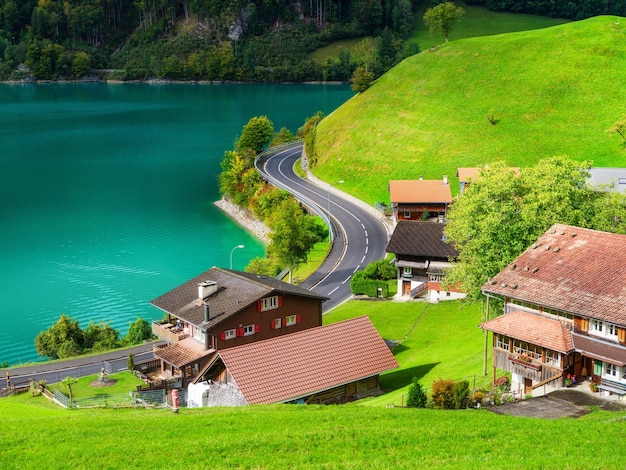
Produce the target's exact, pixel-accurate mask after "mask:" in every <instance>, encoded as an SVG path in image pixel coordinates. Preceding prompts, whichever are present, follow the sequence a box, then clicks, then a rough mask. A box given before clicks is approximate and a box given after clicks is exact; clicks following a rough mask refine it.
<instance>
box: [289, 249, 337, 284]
mask: <svg viewBox="0 0 626 470" xmlns="http://www.w3.org/2000/svg"><path fill="white" fill-rule="evenodd" d="M329 251H330V245H329V244H328V242H327V241H323V242H318V243H316V244H315V245H314V246H313V249H312V250H311V251H309V255H308V258H307V262H306V263H303V264H301V265H300V266H298V267H297V268H296V269H294V270H293V273H292V277H293V283H294V284H299V283H300V282H302V281H303V280H304V279H306V278H308V277H309V276H310V275H311V274H313V273H314V272H315V271H317V270H318V269H319V267H320V266H321V265H322V263H323V262H324V260H325V259H326V257H327V256H328V252H329Z"/></svg>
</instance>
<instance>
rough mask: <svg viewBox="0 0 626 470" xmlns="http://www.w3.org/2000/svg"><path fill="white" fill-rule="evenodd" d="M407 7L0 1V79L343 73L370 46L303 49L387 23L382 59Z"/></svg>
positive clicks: (399, 34) (231, 0)
mask: <svg viewBox="0 0 626 470" xmlns="http://www.w3.org/2000/svg"><path fill="white" fill-rule="evenodd" d="M413 10H414V5H413V4H412V3H411V0H316V1H313V0H309V1H308V2H300V1H295V0H287V1H264V0H252V1H249V0H189V1H180V0H66V1H64V2H61V1H60V0H57V1H54V0H24V1H18V0H0V79H3V80H7V79H21V78H34V79H59V78H65V79H66V78H76V77H81V76H83V75H85V74H87V73H89V74H93V73H94V71H97V70H100V71H101V70H103V69H115V70H116V71H115V72H114V74H113V78H119V79H148V78H165V79H204V80H247V81H304V80H346V79H348V78H349V77H350V75H351V73H352V72H353V71H354V69H355V68H356V66H358V65H359V64H358V60H361V61H362V62H363V61H366V60H369V59H368V54H370V53H371V51H368V50H365V51H363V54H362V55H363V57H362V59H358V60H355V59H354V58H352V57H350V56H349V54H348V55H347V56H344V57H342V58H341V59H338V60H336V61H333V60H331V61H327V63H325V64H319V63H316V62H314V61H313V60H312V59H310V58H309V54H310V52H312V51H313V50H315V49H316V48H318V47H320V46H323V45H325V44H329V43H330V42H332V41H334V40H337V39H341V38H346V37H365V36H370V37H377V36H380V35H381V33H383V31H387V33H386V34H387V38H386V39H384V41H385V42H386V44H387V52H386V54H387V55H388V57H387V58H386V59H385V61H384V62H385V68H388V67H390V66H391V65H392V64H393V63H396V62H397V61H398V60H399V59H401V58H402V57H403V56H402V50H401V45H402V39H403V38H405V37H406V36H407V35H408V34H410V32H411V31H412V28H413V24H414V14H413ZM379 42H380V41H379ZM371 47H372V48H374V49H376V48H377V47H378V45H377V43H376V42H373V43H372V45H371ZM370 55H371V54H370ZM375 55H376V56H377V57H378V54H377V53H376V54H375ZM396 56H397V57H396ZM368 66H370V67H372V68H374V67H379V68H381V69H382V67H383V65H382V63H381V64H376V63H374V62H372V61H370V62H369V63H368Z"/></svg>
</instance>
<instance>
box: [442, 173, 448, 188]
mask: <svg viewBox="0 0 626 470" xmlns="http://www.w3.org/2000/svg"><path fill="white" fill-rule="evenodd" d="M443 185H444V186H448V175H443Z"/></svg>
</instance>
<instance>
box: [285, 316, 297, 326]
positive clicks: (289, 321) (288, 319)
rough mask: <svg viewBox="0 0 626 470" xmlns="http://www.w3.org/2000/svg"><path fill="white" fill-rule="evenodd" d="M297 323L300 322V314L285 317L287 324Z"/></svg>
mask: <svg viewBox="0 0 626 470" xmlns="http://www.w3.org/2000/svg"><path fill="white" fill-rule="evenodd" d="M296 323H300V315H289V316H288V317H285V326H293V325H295V324H296Z"/></svg>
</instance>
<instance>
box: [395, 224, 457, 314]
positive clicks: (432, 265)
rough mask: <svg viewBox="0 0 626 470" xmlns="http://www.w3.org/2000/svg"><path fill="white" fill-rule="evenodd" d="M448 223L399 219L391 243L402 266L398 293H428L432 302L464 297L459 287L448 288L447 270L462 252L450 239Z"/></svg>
mask: <svg viewBox="0 0 626 470" xmlns="http://www.w3.org/2000/svg"><path fill="white" fill-rule="evenodd" d="M444 228H445V225H444V224H442V223H439V222H422V221H415V220H400V221H398V223H397V225H396V227H395V229H394V231H393V234H392V235H391V238H390V240H389V243H388V244H387V253H393V254H394V255H395V258H396V259H395V264H396V267H397V268H398V297H400V298H405V299H410V298H416V297H423V296H426V298H427V300H428V301H429V302H439V301H440V300H454V299H459V298H464V297H465V294H464V293H463V292H461V291H460V290H459V289H456V288H452V289H444V288H443V287H442V281H443V278H444V277H445V275H446V271H447V270H448V269H450V268H452V267H453V266H454V261H455V260H456V258H457V256H458V252H457V251H456V249H455V248H454V245H452V244H450V243H446V240H445V234H444Z"/></svg>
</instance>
